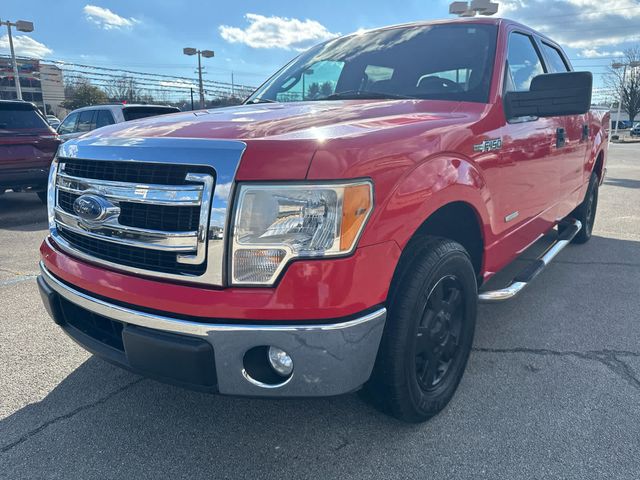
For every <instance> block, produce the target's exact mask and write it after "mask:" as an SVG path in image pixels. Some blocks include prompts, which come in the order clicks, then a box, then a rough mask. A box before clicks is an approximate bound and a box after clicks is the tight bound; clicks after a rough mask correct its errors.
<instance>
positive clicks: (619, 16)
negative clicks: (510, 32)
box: [499, 0, 640, 58]
mask: <svg viewBox="0 0 640 480" xmlns="http://www.w3.org/2000/svg"><path fill="white" fill-rule="evenodd" d="M499 13H500V15H501V16H506V17H509V18H514V19H516V20H519V21H521V22H522V23H524V24H526V25H529V26H531V27H533V28H536V29H537V30H539V31H540V32H542V33H544V34H546V35H548V36H550V37H551V38H553V39H554V40H556V41H558V42H559V43H561V44H562V45H563V46H564V47H569V48H576V49H581V50H583V51H584V53H585V55H584V56H585V57H588V56H589V54H591V58H594V57H596V56H605V55H599V54H597V53H596V54H594V52H597V51H598V50H597V49H599V48H601V47H614V46H618V45H621V44H628V43H632V42H638V41H640V33H639V32H638V25H639V24H640V3H638V2H637V1H636V0H502V1H501V2H500V12H499ZM612 53H613V54H616V53H617V52H612Z"/></svg>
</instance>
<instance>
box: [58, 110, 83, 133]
mask: <svg viewBox="0 0 640 480" xmlns="http://www.w3.org/2000/svg"><path fill="white" fill-rule="evenodd" d="M77 121H78V113H72V114H70V115H67V118H65V119H64V121H63V122H62V123H61V124H60V127H58V133H59V134H60V135H65V134H67V133H73V132H74V131H75V130H76V122H77Z"/></svg>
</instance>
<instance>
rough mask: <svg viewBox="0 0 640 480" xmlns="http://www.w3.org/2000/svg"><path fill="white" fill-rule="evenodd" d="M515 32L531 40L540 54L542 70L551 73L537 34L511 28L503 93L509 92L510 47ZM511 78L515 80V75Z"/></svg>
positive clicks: (508, 38)
mask: <svg viewBox="0 0 640 480" xmlns="http://www.w3.org/2000/svg"><path fill="white" fill-rule="evenodd" d="M514 34H519V35H523V36H525V37H527V38H528V39H529V40H530V41H531V44H532V46H533V49H534V50H535V52H536V54H537V55H538V59H539V60H540V65H542V70H543V71H544V73H549V68H548V67H547V62H546V59H545V57H544V55H543V54H542V49H541V48H540V45H539V43H538V39H537V38H536V36H534V35H532V34H531V33H530V32H524V31H522V30H517V29H514V30H511V31H510V32H509V35H508V37H507V54H506V59H505V77H504V78H503V81H502V95H504V94H505V93H507V91H506V80H507V75H509V76H511V69H509V61H508V59H509V47H510V46H511V36H512V35H514ZM511 78H512V80H513V77H511Z"/></svg>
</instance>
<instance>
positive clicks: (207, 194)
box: [49, 138, 245, 286]
mask: <svg viewBox="0 0 640 480" xmlns="http://www.w3.org/2000/svg"><path fill="white" fill-rule="evenodd" d="M244 148H245V145H244V144H243V143H241V142H237V141H221V140H199V139H190V138H189V139H185V138H142V139H135V140H133V139H93V138H88V139H82V140H79V139H78V140H72V141H69V142H66V143H65V144H63V145H62V146H61V148H60V151H59V152H58V156H57V159H56V161H55V162H54V164H53V165H52V169H51V175H50V189H52V190H53V191H50V194H49V199H50V202H49V203H50V205H49V227H50V232H51V237H52V238H53V240H54V241H55V242H56V244H57V245H58V246H59V247H60V248H62V249H63V250H65V251H67V252H68V253H70V254H72V255H75V256H77V257H79V258H81V259H83V260H87V261H90V262H93V263H99V264H103V265H106V266H108V267H110V268H115V269H119V270H124V271H127V272H132V273H135V274H140V275H146V276H157V277H161V278H164V279H172V280H178V281H188V282H195V283H205V284H208V285H213V286H223V285H224V278H225V265H226V261H225V252H226V238H225V237H226V235H223V232H225V231H226V230H227V226H228V225H227V222H228V217H229V215H228V211H229V208H230V199H231V198H232V197H231V195H232V190H233V188H232V187H233V184H234V179H235V171H236V169H237V166H238V164H239V162H240V158H241V156H242V153H243V152H244ZM80 175H86V176H80ZM139 180H154V181H155V182H156V183H143V182H141V181H139Z"/></svg>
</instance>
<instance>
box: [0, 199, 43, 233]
mask: <svg viewBox="0 0 640 480" xmlns="http://www.w3.org/2000/svg"><path fill="white" fill-rule="evenodd" d="M46 222H47V207H46V206H45V205H43V204H42V202H41V201H40V200H39V199H38V196H37V195H36V194H35V193H31V192H27V193H14V192H7V193H5V194H3V195H0V228H15V229H16V230H24V231H32V230H31V229H38V228H42V227H43V226H45V227H46Z"/></svg>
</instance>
